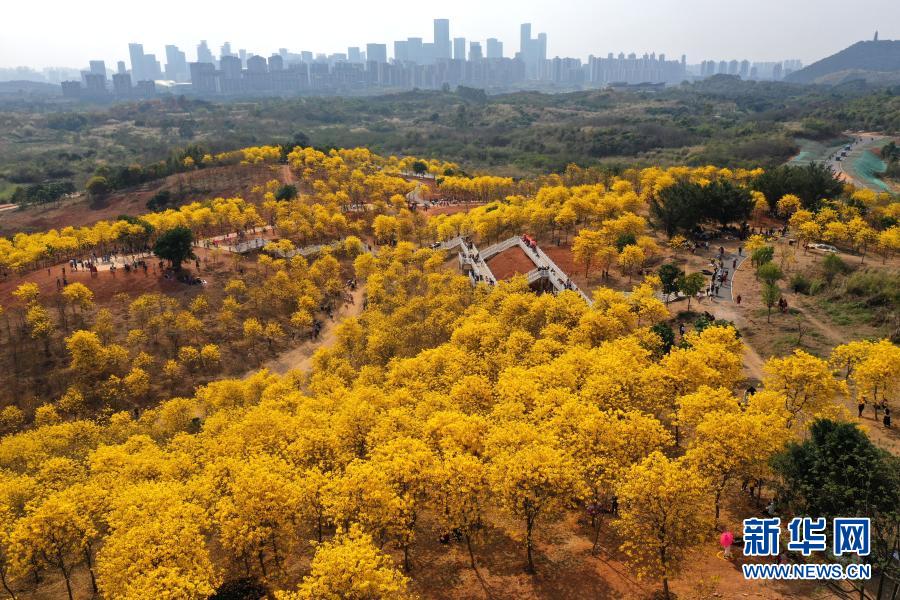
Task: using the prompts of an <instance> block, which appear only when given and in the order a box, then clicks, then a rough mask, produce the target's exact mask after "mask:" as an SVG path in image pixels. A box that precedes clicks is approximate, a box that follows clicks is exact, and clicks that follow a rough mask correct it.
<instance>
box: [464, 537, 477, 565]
mask: <svg viewBox="0 0 900 600" xmlns="http://www.w3.org/2000/svg"><path fill="white" fill-rule="evenodd" d="M465 535H466V548H467V549H468V550H469V564H470V565H472V570H474V571H477V570H478V567H476V566H475V553H474V552H473V551H472V536H470V535H469V534H468V533H466V534H465Z"/></svg>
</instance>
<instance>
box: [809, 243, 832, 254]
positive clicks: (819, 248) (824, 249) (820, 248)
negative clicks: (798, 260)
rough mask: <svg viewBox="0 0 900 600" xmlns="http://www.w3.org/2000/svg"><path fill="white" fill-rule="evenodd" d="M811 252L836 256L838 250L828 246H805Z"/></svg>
mask: <svg viewBox="0 0 900 600" xmlns="http://www.w3.org/2000/svg"><path fill="white" fill-rule="evenodd" d="M807 247H808V248H809V249H810V250H812V251H813V252H831V253H832V254H836V253H837V251H838V249H837V248H835V247H834V246H832V245H830V244H810V245H809V246H807Z"/></svg>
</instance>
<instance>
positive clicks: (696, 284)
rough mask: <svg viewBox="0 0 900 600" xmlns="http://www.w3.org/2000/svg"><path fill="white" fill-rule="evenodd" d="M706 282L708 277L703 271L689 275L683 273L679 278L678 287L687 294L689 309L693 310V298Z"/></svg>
mask: <svg viewBox="0 0 900 600" xmlns="http://www.w3.org/2000/svg"><path fill="white" fill-rule="evenodd" d="M705 284H706V278H705V277H704V276H703V273H691V274H689V275H684V274H682V275H681V276H680V277H679V278H678V289H679V290H681V293H682V294H684V295H685V296H687V299H688V310H691V298H693V297H694V296H696V295H697V292H699V291H700V290H702V289H703V286H704V285H705Z"/></svg>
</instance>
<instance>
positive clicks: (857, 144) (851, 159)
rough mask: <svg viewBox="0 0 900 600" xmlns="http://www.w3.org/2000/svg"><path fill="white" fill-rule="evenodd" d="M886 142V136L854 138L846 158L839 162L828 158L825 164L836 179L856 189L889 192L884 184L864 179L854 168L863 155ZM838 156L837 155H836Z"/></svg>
mask: <svg viewBox="0 0 900 600" xmlns="http://www.w3.org/2000/svg"><path fill="white" fill-rule="evenodd" d="M887 140H888V138H887V136H883V135H870V134H863V135H861V136H857V137H855V138H854V142H853V143H852V144H851V147H850V151H849V152H848V153H847V156H845V157H843V158H842V159H841V160H836V158H837V157H836V156H832V157H829V158H828V160H826V161H825V164H827V165H828V166H830V167H831V168H832V169H833V170H834V172H835V173H837V175H838V177H840V178H841V179H843V180H845V181H848V182H849V183H852V184H853V185H855V186H856V187H860V188H867V189H870V190H874V191H876V192H885V191H890V188H889V187H888V185H887V184H886V183H883V182H881V181H879V180H872V179H870V178H866V177H865V176H864V175H863V174H861V173H859V172H858V170H857V167H856V164H857V161H859V160H860V159H862V157H863V155H864V154H865V153H866V152H868V151H869V150H873V149H876V148H880V147H881V146H883V145H884V144H885V143H886V141H887ZM837 154H839V153H837Z"/></svg>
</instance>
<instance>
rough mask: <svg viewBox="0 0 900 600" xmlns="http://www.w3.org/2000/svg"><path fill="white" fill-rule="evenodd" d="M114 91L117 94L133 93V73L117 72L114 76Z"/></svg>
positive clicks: (126, 94) (127, 94)
mask: <svg viewBox="0 0 900 600" xmlns="http://www.w3.org/2000/svg"><path fill="white" fill-rule="evenodd" d="M112 82H113V92H115V94H116V96H129V95H131V75H129V74H128V73H116V74H115V75H113V77H112Z"/></svg>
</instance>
